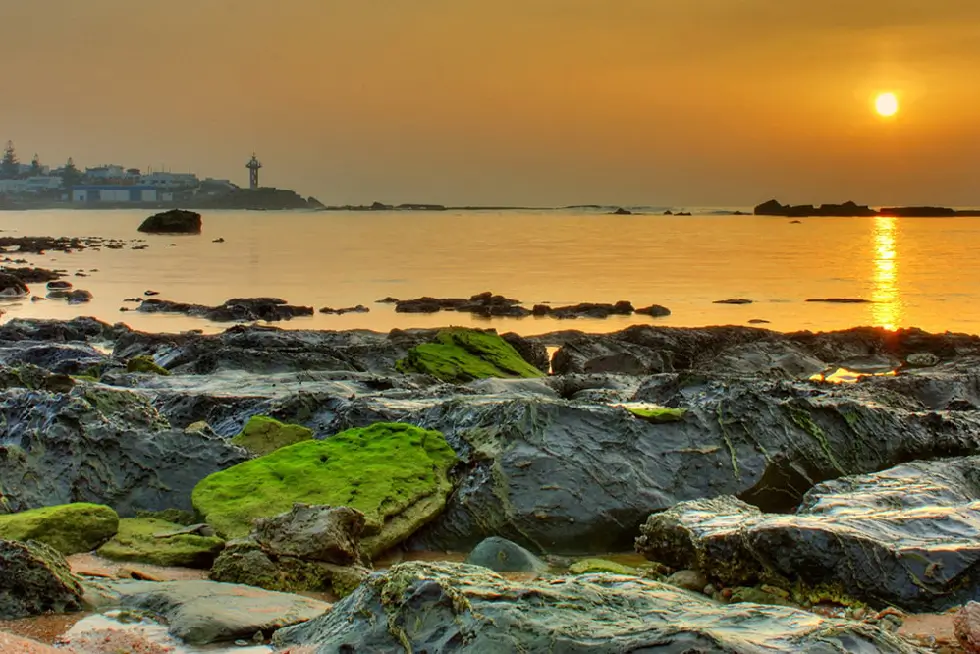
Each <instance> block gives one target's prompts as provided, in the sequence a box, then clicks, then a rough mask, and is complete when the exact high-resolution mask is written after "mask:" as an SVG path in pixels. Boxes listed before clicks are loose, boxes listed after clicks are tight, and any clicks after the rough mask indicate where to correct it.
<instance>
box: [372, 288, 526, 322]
mask: <svg viewBox="0 0 980 654" xmlns="http://www.w3.org/2000/svg"><path fill="white" fill-rule="evenodd" d="M389 299H390V298H389ZM443 310H445V311H463V312H466V313H473V314H476V315H479V316H484V317H491V316H510V317H518V318H520V317H523V316H528V315H530V314H531V312H530V311H529V310H528V309H525V308H524V307H522V306H520V300H514V299H511V298H506V297H504V296H502V295H494V294H493V293H490V292H489V291H488V292H486V293H480V294H479V295H474V296H472V297H470V298H469V299H466V298H432V297H421V298H416V299H412V300H396V301H395V311H397V312H398V313H437V312H439V311H443Z"/></svg>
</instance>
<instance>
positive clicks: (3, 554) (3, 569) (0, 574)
mask: <svg viewBox="0 0 980 654" xmlns="http://www.w3.org/2000/svg"><path fill="white" fill-rule="evenodd" d="M81 608H82V587H81V585H80V584H79V583H78V579H76V578H75V576H74V575H73V574H72V573H71V568H70V567H69V566H68V562H67V561H65V557H64V556H62V555H61V554H60V553H59V552H57V551H56V550H54V549H52V548H50V547H48V546H47V545H44V544H43V543H38V542H36V541H29V542H26V543H21V542H17V541H10V540H0V620H16V619H18V618H26V617H28V616H32V615H41V614H44V613H68V612H69V611H79V610H81Z"/></svg>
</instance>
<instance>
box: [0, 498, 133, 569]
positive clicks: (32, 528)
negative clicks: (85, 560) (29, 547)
mask: <svg viewBox="0 0 980 654" xmlns="http://www.w3.org/2000/svg"><path fill="white" fill-rule="evenodd" d="M118 526H119V516H118V515H116V512H115V511H113V510H112V509H110V508H109V507H107V506H102V505H101V504H84V503H79V504H61V505H58V506H47V507H44V508H41V509H32V510H30V511H23V512H21V513H11V514H8V515H0V539H4V540H19V541H27V540H36V541H38V542H40V543H44V544H45V545H48V546H50V547H52V548H54V549H56V550H58V551H59V552H61V553H62V554H64V555H65V556H69V555H71V554H80V553H82V552H91V551H92V550H94V549H95V548H97V547H98V546H99V545H101V544H102V543H104V542H106V541H107V540H109V539H110V538H112V537H113V536H114V535H115V533H116V531H117V529H118Z"/></svg>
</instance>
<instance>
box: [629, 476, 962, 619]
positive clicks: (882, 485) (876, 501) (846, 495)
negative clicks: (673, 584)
mask: <svg viewBox="0 0 980 654" xmlns="http://www.w3.org/2000/svg"><path fill="white" fill-rule="evenodd" d="M978 466H980V457H968V458H961V459H950V460H944V461H932V462H927V463H926V462H917V463H909V464H905V465H900V466H898V467H895V468H891V469H888V470H885V471H883V472H880V473H875V474H870V475H861V476H853V477H843V478H841V479H837V480H835V481H830V482H826V483H824V484H820V485H818V486H816V487H814V488H813V489H812V490H811V491H810V492H809V493H807V494H806V496H805V497H804V498H803V504H802V505H801V507H800V508H799V510H798V511H797V512H796V514H795V515H764V514H762V513H761V512H760V511H759V510H758V509H757V508H755V507H753V506H750V505H747V504H745V503H744V502H741V501H739V500H737V499H735V498H733V497H719V498H714V499H710V500H694V501H691V502H684V503H681V504H679V505H677V506H675V507H673V508H672V509H670V510H669V511H665V512H663V513H659V514H656V515H653V516H651V517H650V519H649V520H648V521H647V522H646V524H644V526H643V527H642V528H641V536H640V537H639V538H637V541H636V548H637V551H639V552H640V553H642V554H644V555H645V556H647V558H650V559H651V560H655V561H658V562H660V563H665V564H667V565H670V566H681V567H694V568H697V569H699V570H702V571H704V572H705V573H706V574H708V575H709V576H711V577H713V578H714V579H717V580H720V581H721V582H722V583H724V584H726V585H751V584H756V583H759V582H760V581H761V582H765V581H767V580H772V579H779V580H785V581H786V582H789V583H795V582H802V583H803V584H806V585H808V586H817V585H821V584H824V585H827V586H829V587H831V588H836V589H840V590H841V591H842V592H843V593H844V594H847V595H849V596H852V597H854V598H856V599H859V600H863V601H865V602H868V603H870V604H872V605H874V606H877V607H878V608H883V607H885V606H897V607H899V608H901V609H904V610H906V611H918V612H923V611H943V610H946V609H948V608H950V607H951V606H956V605H959V604H962V603H963V602H965V601H969V600H976V599H980V582H978V580H977V579H976V572H975V571H976V570H977V569H978V568H980V480H978V478H977V474H976V470H977V469H978Z"/></svg>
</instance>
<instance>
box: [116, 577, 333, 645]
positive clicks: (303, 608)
mask: <svg viewBox="0 0 980 654" xmlns="http://www.w3.org/2000/svg"><path fill="white" fill-rule="evenodd" d="M106 587H107V588H108V589H109V590H110V591H111V592H112V593H114V594H115V595H116V596H117V599H118V603H119V604H120V605H121V606H123V607H124V608H128V609H139V610H143V611H149V612H151V613H154V614H156V615H158V616H160V617H161V618H163V619H164V620H166V621H167V623H168V624H169V625H170V633H171V634H172V635H173V636H174V637H176V638H179V639H181V640H182V641H184V642H186V643H189V644H191V645H207V644H209V643H217V642H225V641H233V640H238V639H241V638H244V639H250V638H251V637H252V636H253V635H254V634H255V632H257V631H261V632H262V633H264V634H266V635H267V636H268V635H270V634H271V633H272V632H274V631H276V630H277V629H280V628H282V627H286V626H289V625H296V624H299V623H301V622H306V621H307V620H312V619H313V618H316V617H319V616H321V615H323V614H324V613H325V612H327V611H329V610H330V604H328V603H326V602H319V601H317V600H313V599H309V598H306V597H300V596H298V595H289V594H286V593H276V592H272V591H268V590H262V589H259V588H253V587H251V586H242V585H238V584H223V583H220V582H217V581H167V582H152V581H117V582H111V583H109V584H106Z"/></svg>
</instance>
